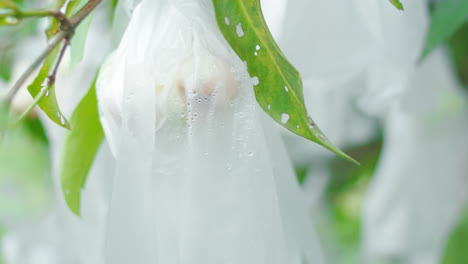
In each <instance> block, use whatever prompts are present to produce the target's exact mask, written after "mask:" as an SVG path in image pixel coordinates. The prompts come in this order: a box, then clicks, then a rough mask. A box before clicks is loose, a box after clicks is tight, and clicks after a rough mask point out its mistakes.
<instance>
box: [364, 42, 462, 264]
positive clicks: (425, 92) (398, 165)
mask: <svg viewBox="0 0 468 264" xmlns="http://www.w3.org/2000/svg"><path fill="white" fill-rule="evenodd" d="M445 55H446V54H444V53H443V50H441V49H439V50H436V51H434V52H433V53H432V54H431V55H430V56H429V57H428V58H426V60H425V61H424V62H423V63H422V64H421V66H420V67H419V69H418V70H417V72H416V74H415V75H414V77H413V80H412V82H411V84H412V89H411V90H408V91H407V92H406V93H405V96H404V97H403V98H401V99H400V100H399V103H398V104H395V105H393V107H392V108H391V111H389V113H388V116H387V119H386V122H385V131H386V136H385V144H384V145H385V148H384V150H383V153H382V156H381V159H380V162H379V165H378V167H377V170H376V174H375V176H374V179H373V181H372V183H371V185H370V189H369V193H368V195H367V197H366V205H365V210H364V215H363V216H364V225H363V231H364V232H363V238H364V245H363V246H364V253H365V257H366V260H367V262H366V263H388V261H390V260H398V261H400V262H398V263H408V264H409V263H411V264H429V263H440V262H441V256H442V253H443V249H444V245H445V241H446V239H447V238H448V235H449V233H450V232H451V230H452V228H453V227H454V226H455V224H456V223H458V218H459V217H460V216H461V214H462V213H463V210H464V208H465V207H466V202H467V199H468V192H467V191H466V190H467V186H468V172H467V171H468V165H467V163H466V161H467V159H468V140H467V138H466V135H467V133H468V115H467V113H468V97H467V94H466V93H465V92H464V91H463V90H461V89H460V85H459V84H458V83H457V82H456V79H455V78H454V76H453V72H451V69H450V65H449V63H448V58H447V57H446V56H445ZM386 261H387V262H386Z"/></svg>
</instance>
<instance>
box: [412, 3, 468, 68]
mask: <svg viewBox="0 0 468 264" xmlns="http://www.w3.org/2000/svg"><path fill="white" fill-rule="evenodd" d="M467 21H468V1H466V0H446V1H438V2H436V3H435V4H434V9H433V12H432V22H431V27H430V29H429V34H428V35H427V38H426V44H425V46H424V50H423V52H422V55H421V59H423V58H424V57H425V56H427V55H428V54H429V53H430V52H431V51H432V50H434V49H435V48H436V47H437V46H439V45H440V44H442V43H444V42H445V41H447V40H448V39H449V38H450V36H452V35H453V34H454V33H455V32H456V31H457V30H458V29H459V28H460V27H462V26H463V24H465V23H467Z"/></svg>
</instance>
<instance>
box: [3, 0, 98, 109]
mask: <svg viewBox="0 0 468 264" xmlns="http://www.w3.org/2000/svg"><path fill="white" fill-rule="evenodd" d="M101 2H102V0H89V1H88V2H87V3H86V4H85V5H84V6H83V7H82V8H81V9H80V10H78V12H76V14H75V15H73V16H71V17H70V18H66V17H65V15H63V13H61V12H60V11H38V12H21V11H18V12H17V13H20V14H22V15H25V14H26V16H27V17H45V16H53V17H55V18H56V19H57V20H58V21H59V22H60V23H61V27H60V30H59V32H57V34H55V35H54V37H52V40H51V41H50V43H49V44H48V45H47V47H46V49H45V50H44V51H43V52H42V53H41V54H40V55H39V57H38V58H37V59H36V60H35V61H34V62H33V63H32V65H31V66H29V68H28V69H26V71H25V72H24V73H23V74H22V75H21V77H20V78H19V79H18V81H16V83H15V84H14V85H13V87H12V88H11V89H10V90H9V91H8V93H7V95H6V96H5V98H4V99H3V101H4V102H5V104H6V106H7V107H8V106H9V105H10V104H11V102H12V101H13V99H14V97H15V96H16V94H17V93H18V91H19V90H20V89H21V87H22V86H23V84H24V82H26V80H27V79H28V78H29V76H30V75H31V74H32V73H33V72H34V71H35V70H36V68H37V67H39V65H40V64H41V63H42V62H43V61H44V60H45V58H46V57H47V56H48V55H49V54H50V53H51V52H52V51H53V50H54V49H55V47H57V45H59V44H60V43H61V42H62V41H65V44H64V48H63V49H62V52H61V53H60V55H59V56H60V57H59V59H58V60H57V62H56V64H55V67H54V70H53V72H52V74H51V75H50V76H49V81H54V82H55V75H56V73H57V69H58V67H59V65H60V63H61V60H62V57H63V54H64V52H65V49H66V47H67V45H68V44H69V40H70V39H71V38H72V37H73V34H74V32H75V29H76V28H77V27H78V26H79V25H80V23H81V22H82V21H83V20H84V19H85V18H86V17H87V16H88V15H89V14H90V13H91V12H92V11H93V10H94V9H95V8H96V7H97V6H98V5H99V4H100V3H101Z"/></svg>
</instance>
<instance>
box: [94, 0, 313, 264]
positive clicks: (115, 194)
mask: <svg viewBox="0 0 468 264" xmlns="http://www.w3.org/2000/svg"><path fill="white" fill-rule="evenodd" d="M245 67H246V66H245V64H244V63H242V62H241V61H240V60H239V58H238V57H237V56H236V55H235V53H234V52H233V51H232V50H231V49H230V47H229V45H228V44H227V43H226V41H225V40H224V38H223V36H222V35H221V33H220V32H219V30H218V28H217V26H216V21H215V17H214V13H213V7H212V4H211V1H209V0H197V1H193V0H190V1H189V0H180V1H176V0H174V1H169V0H157V1H156V0H143V1H142V2H141V3H140V4H139V5H138V6H137V7H136V8H135V10H134V12H133V15H132V18H131V20H130V23H129V26H128V27H127V30H126V32H125V34H124V37H123V39H122V42H121V43H120V46H119V48H118V49H117V50H116V51H115V52H114V53H113V54H112V55H111V57H110V58H109V60H108V61H107V63H106V64H105V65H104V66H103V68H102V70H101V74H100V77H99V80H98V85H97V88H98V90H97V92H98V100H99V104H100V111H101V120H102V123H103V127H104V130H105V132H106V136H107V140H108V142H109V144H110V146H111V150H112V152H113V154H114V156H115V157H116V160H117V167H116V175H115V178H114V184H113V191H112V201H111V207H110V214H109V221H108V222H109V224H108V230H107V248H106V258H107V263H112V264H118V263H136V264H140V263H141V264H143V263H144V264H148V263H158V264H170V263H180V264H211V263H212V264H215V263H216V264H219V263H233V264H234V263H235V264H238V263H242V264H249V263H252V264H253V263H255V264H262V263H263V264H267V263H268V264H274V263H278V264H284V263H321V255H320V250H319V245H318V242H317V241H316V237H315V234H314V231H313V228H312V226H311V224H310V223H309V219H308V216H307V213H306V210H305V204H304V201H303V199H302V197H301V193H300V191H299V188H298V185H297V183H296V182H295V176H294V172H293V170H292V168H291V166H290V162H289V160H288V159H287V156H286V154H285V150H284V149H283V146H282V143H281V141H280V139H279V137H278V135H277V132H276V131H275V129H274V127H271V126H269V125H268V124H269V120H268V121H266V120H265V119H266V118H265V117H264V114H263V113H262V112H261V110H259V107H258V106H257V103H256V101H255V97H254V92H253V87H252V81H251V79H250V78H249V76H248V74H247V71H246V68H245ZM267 126H268V127H267Z"/></svg>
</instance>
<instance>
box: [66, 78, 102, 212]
mask: <svg viewBox="0 0 468 264" xmlns="http://www.w3.org/2000/svg"><path fill="white" fill-rule="evenodd" d="M71 126H72V129H71V131H69V132H68V134H67V135H66V137H65V141H64V145H63V151H62V163H61V173H60V174H61V175H60V177H61V182H62V191H63V193H64V196H65V201H66V202H67V204H68V207H69V208H70V209H71V210H72V211H73V212H74V213H75V214H76V215H80V201H81V189H82V188H83V187H84V184H85V182H86V177H87V176H88V172H89V170H90V168H91V165H92V163H93V161H94V157H95V156H96V153H97V150H98V149H99V146H100V145H101V142H102V140H103V139H104V132H103V130H102V127H101V123H100V122H99V114H98V106H97V100H96V89H95V83H93V85H92V86H91V88H90V90H89V91H88V93H87V94H86V96H85V97H84V98H83V99H82V100H81V102H80V103H79V105H78V106H77V108H76V109H75V111H74V112H73V115H72V117H71Z"/></svg>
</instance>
